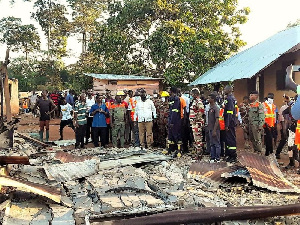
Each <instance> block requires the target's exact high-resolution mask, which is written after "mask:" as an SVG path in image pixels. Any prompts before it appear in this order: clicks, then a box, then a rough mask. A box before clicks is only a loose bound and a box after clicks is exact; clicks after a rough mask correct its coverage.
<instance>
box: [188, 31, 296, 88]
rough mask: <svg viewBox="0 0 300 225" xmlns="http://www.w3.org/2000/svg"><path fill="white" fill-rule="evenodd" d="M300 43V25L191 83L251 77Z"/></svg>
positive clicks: (282, 32) (276, 35) (242, 53)
mask: <svg viewBox="0 0 300 225" xmlns="http://www.w3.org/2000/svg"><path fill="white" fill-rule="evenodd" d="M299 43H300V26H296V27H292V28H290V29H286V30H284V31H281V32H279V33H277V34H275V35H273V36H272V37H270V38H268V39H267V40H265V41H263V42H261V43H259V44H257V45H255V46H253V47H251V48H249V49H246V50H244V51H242V52H240V53H238V54H236V55H234V56H232V57H230V58H229V59H227V60H225V61H223V62H221V63H219V64H217V65H216V66H215V67H213V68H212V69H210V70H208V71H207V72H206V73H204V74H203V75H202V76H200V77H199V78H198V79H196V80H195V81H194V82H192V83H190V85H198V84H208V83H216V82H221V81H234V80H238V79H243V78H250V77H252V76H254V75H255V74H257V73H258V72H259V71H261V70H262V69H264V68H265V67H266V66H268V65H269V64H270V63H272V62H274V61H275V60H276V59H277V58H279V57H280V56H281V55H282V54H284V53H286V52H287V51H289V50H290V49H292V48H293V47H294V46H296V45H297V44H299Z"/></svg>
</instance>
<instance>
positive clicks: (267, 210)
mask: <svg viewBox="0 0 300 225" xmlns="http://www.w3.org/2000/svg"><path fill="white" fill-rule="evenodd" d="M298 214H300V204H293V205H285V206H245V207H209V208H200V209H197V210H174V211H170V212H164V213H158V214H154V215H150V216H142V217H136V218H131V219H122V220H114V221H110V222H109V224H111V225H140V224H143V225H158V224H172V225H175V224H189V223H215V222H222V221H230V220H249V219H251V220H253V219H262V218H267V217H274V216H287V215H298ZM91 222H92V224H93V225H100V224H102V222H101V223H99V222H98V220H97V219H96V218H94V219H91Z"/></svg>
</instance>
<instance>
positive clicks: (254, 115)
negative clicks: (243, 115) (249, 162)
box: [248, 101, 265, 152]
mask: <svg viewBox="0 0 300 225" xmlns="http://www.w3.org/2000/svg"><path fill="white" fill-rule="evenodd" d="M248 119H249V138H250V140H251V142H252V144H253V148H254V151H255V152H261V151H262V141H261V136H262V127H263V125H264V123H265V113H264V107H263V105H262V104H261V103H260V102H259V101H255V102H253V103H250V104H249V111H248Z"/></svg>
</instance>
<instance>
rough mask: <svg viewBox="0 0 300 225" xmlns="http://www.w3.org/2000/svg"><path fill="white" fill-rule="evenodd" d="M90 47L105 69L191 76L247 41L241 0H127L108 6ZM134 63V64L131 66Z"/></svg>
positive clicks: (178, 78) (175, 79) (177, 79)
mask: <svg viewBox="0 0 300 225" xmlns="http://www.w3.org/2000/svg"><path fill="white" fill-rule="evenodd" d="M108 12H109V15H110V17H109V18H108V20H107V23H106V24H104V25H101V26H99V27H98V28H97V35H95V38H94V40H93V42H92V43H91V44H90V50H91V51H92V52H93V53H95V54H97V55H99V56H102V59H103V60H102V61H103V64H104V70H105V72H107V73H109V72H111V71H114V72H115V73H124V74H129V73H131V72H133V71H134V72H133V73H144V74H147V75H152V76H156V77H164V78H166V82H167V83H168V84H170V85H180V84H182V83H183V81H185V80H187V81H192V80H194V79H195V78H196V77H197V76H198V75H200V74H203V73H204V72H206V71H207V70H208V69H209V68H210V67H212V66H214V65H215V64H217V63H219V62H220V61H222V60H224V59H225V58H226V57H228V56H229V55H231V54H232V53H234V52H237V51H238V49H239V48H240V47H241V46H243V45H245V43H244V42H243V41H242V40H240V35H241V34H240V31H239V28H238V25H239V24H243V23H245V22H246V21H247V17H246V16H247V15H248V13H249V9H248V8H245V9H241V10H238V9H237V0H225V1H224V0H152V1H147V0H124V1H112V2H111V3H110V4H109V6H108ZM132 68H133V69H132Z"/></svg>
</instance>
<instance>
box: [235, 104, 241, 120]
mask: <svg viewBox="0 0 300 225" xmlns="http://www.w3.org/2000/svg"><path fill="white" fill-rule="evenodd" d="M234 107H235V116H236V117H238V116H239V112H240V109H239V107H238V105H235V106H234Z"/></svg>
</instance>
